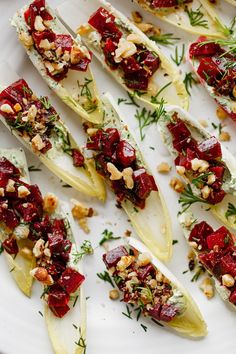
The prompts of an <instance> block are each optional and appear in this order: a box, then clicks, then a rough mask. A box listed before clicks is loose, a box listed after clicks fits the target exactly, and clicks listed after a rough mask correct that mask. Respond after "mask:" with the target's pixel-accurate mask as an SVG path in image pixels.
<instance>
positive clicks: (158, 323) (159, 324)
mask: <svg viewBox="0 0 236 354" xmlns="http://www.w3.org/2000/svg"><path fill="white" fill-rule="evenodd" d="M152 321H153V322H154V323H156V324H157V325H158V326H160V327H164V326H163V324H161V323H160V322H158V321H157V320H155V319H154V318H152Z"/></svg>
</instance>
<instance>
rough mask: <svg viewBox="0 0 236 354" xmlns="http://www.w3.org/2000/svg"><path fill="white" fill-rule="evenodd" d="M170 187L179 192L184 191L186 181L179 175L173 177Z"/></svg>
mask: <svg viewBox="0 0 236 354" xmlns="http://www.w3.org/2000/svg"><path fill="white" fill-rule="evenodd" d="M170 187H171V188H173V189H174V190H175V191H176V192H177V193H182V192H183V191H184V188H185V186H184V183H183V182H182V181H181V180H180V179H179V178H177V177H173V178H171V180H170Z"/></svg>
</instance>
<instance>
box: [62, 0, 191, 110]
mask: <svg viewBox="0 0 236 354" xmlns="http://www.w3.org/2000/svg"><path fill="white" fill-rule="evenodd" d="M81 6H84V2H82V1H81V0H70V1H67V2H65V3H63V4H62V5H60V6H59V7H58V12H59V15H60V17H61V18H62V20H63V21H64V22H65V23H66V24H67V25H68V26H69V27H70V28H71V29H72V30H73V31H74V32H76V30H77V28H78V27H79V26H80V25H82V27H81V31H80V32H81V38H82V40H83V41H84V43H85V44H86V46H87V47H88V48H89V49H90V50H91V51H92V52H93V53H94V55H95V56H96V57H97V59H98V60H99V61H100V62H101V64H102V65H103V66H104V67H105V68H106V70H107V71H108V72H109V73H110V74H111V75H112V76H113V77H114V79H115V80H116V81H117V82H118V83H119V84H120V85H121V86H122V87H123V88H124V89H125V90H126V91H128V92H130V93H131V94H133V95H136V97H137V99H139V100H142V101H144V102H148V103H151V104H155V99H153V97H155V96H156V95H157V94H158V92H160V90H161V89H162V88H163V87H165V85H166V88H165V89H164V90H163V91H162V92H161V93H160V94H159V95H158V100H161V99H164V100H165V101H166V102H168V103H170V104H177V105H180V106H182V107H183V108H186V109H187V108H188V94H187V92H186V89H185V86H184V84H183V81H182V80H181V77H180V74H179V71H178V70H177V69H176V68H175V67H174V65H173V64H172V63H171V62H170V61H169V59H167V57H166V56H165V55H164V54H163V53H162V51H161V50H160V48H159V47H158V46H157V45H156V43H155V42H153V41H152V40H150V39H149V38H148V37H147V36H146V35H145V34H143V32H141V31H140V30H139V29H138V28H137V27H136V26H135V25H134V24H133V23H131V22H130V21H129V20H128V18H126V17H125V16H124V15H123V14H122V13H121V12H119V11H118V10H116V9H115V8H114V7H112V6H111V4H109V3H108V2H106V1H104V0H95V1H93V2H91V1H87V3H86V7H85V6H84V7H85V8H84V11H83V12H81V10H80V8H81ZM100 6H102V7H104V8H105V9H107V10H108V11H109V12H110V13H112V14H113V15H114V16H115V17H116V19H117V21H119V28H120V29H121V30H122V31H123V32H124V33H126V36H127V35H128V34H129V33H134V34H137V35H138V36H139V37H140V38H141V39H142V44H143V45H145V47H146V48H147V49H148V50H150V51H152V52H154V53H156V54H157V55H158V56H159V58H160V61H161V65H160V67H159V68H158V70H157V71H156V72H155V73H154V75H153V76H152V78H151V79H150V82H149V87H148V90H147V92H141V91H138V90H133V89H129V88H127V86H126V85H125V83H124V79H123V74H122V72H121V71H120V70H119V69H118V70H112V69H111V68H110V67H109V66H108V65H107V64H106V60H105V57H104V54H103V51H102V49H101V47H100V44H99V42H100V39H99V36H97V35H98V33H97V31H96V30H95V29H93V28H92V27H91V26H88V25H87V21H88V19H89V17H90V16H91V15H92V14H93V12H94V11H96V10H97V9H98V8H99V7H100ZM84 23H85V25H84ZM127 33H128V34H127ZM168 83H170V84H169V85H168Z"/></svg>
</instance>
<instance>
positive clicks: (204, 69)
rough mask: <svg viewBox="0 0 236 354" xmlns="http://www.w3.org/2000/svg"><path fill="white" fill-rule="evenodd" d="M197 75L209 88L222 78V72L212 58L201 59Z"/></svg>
mask: <svg viewBox="0 0 236 354" xmlns="http://www.w3.org/2000/svg"><path fill="white" fill-rule="evenodd" d="M197 73H198V75H199V76H200V77H201V78H202V79H203V80H205V81H206V82H207V84H208V85H210V86H213V85H214V84H215V83H216V82H217V80H220V79H221V77H222V71H221V70H220V68H219V66H218V65H216V63H215V62H214V61H213V60H212V58H203V59H201V61H200V64H199V66H198V69H197Z"/></svg>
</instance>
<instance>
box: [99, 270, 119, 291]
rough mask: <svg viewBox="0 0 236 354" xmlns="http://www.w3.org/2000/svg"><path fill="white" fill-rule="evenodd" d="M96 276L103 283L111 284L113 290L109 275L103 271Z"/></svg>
mask: <svg viewBox="0 0 236 354" xmlns="http://www.w3.org/2000/svg"><path fill="white" fill-rule="evenodd" d="M97 276H98V278H99V279H101V280H103V281H105V282H108V283H109V284H111V286H112V287H113V288H114V287H115V286H114V284H113V281H112V279H111V277H110V274H109V273H108V272H107V271H106V270H105V271H104V272H103V273H97Z"/></svg>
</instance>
